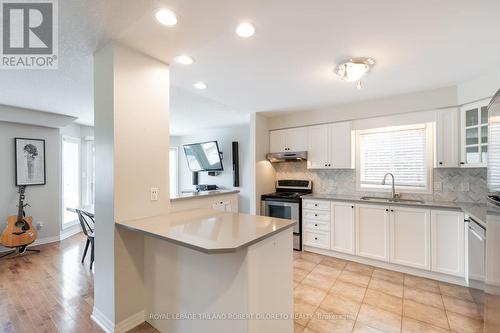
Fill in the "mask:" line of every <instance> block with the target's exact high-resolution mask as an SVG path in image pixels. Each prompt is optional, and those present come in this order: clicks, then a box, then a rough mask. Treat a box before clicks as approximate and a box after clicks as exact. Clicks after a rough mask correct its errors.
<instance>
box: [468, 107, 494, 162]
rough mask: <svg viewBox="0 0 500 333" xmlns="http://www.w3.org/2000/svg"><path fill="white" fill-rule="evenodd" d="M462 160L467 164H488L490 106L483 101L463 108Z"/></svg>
mask: <svg viewBox="0 0 500 333" xmlns="http://www.w3.org/2000/svg"><path fill="white" fill-rule="evenodd" d="M462 147H463V148H462V149H463V150H462V162H464V164H465V166H473V167H479V166H486V162H487V158H488V106H487V105H484V102H483V103H475V104H469V105H466V106H465V107H464V108H463V109H462Z"/></svg>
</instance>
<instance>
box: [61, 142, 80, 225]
mask: <svg viewBox="0 0 500 333" xmlns="http://www.w3.org/2000/svg"><path fill="white" fill-rule="evenodd" d="M64 141H67V142H72V143H76V144H77V145H78V177H77V179H78V201H79V204H80V205H81V203H82V140H81V139H80V138H77V137H72V136H69V135H62V136H61V166H60V168H61V206H62V207H61V208H62V209H61V214H62V216H61V229H62V230H64V229H68V228H71V227H72V226H74V225H76V224H78V223H79V221H78V217H76V218H75V219H73V220H71V221H69V222H65V221H64V213H65V212H66V205H65V202H64ZM75 216H76V214H75Z"/></svg>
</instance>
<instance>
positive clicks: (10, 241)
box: [0, 186, 36, 247]
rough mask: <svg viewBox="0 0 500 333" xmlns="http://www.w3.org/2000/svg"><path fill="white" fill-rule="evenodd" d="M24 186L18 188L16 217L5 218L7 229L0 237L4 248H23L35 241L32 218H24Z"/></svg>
mask: <svg viewBox="0 0 500 333" xmlns="http://www.w3.org/2000/svg"><path fill="white" fill-rule="evenodd" d="M25 187H26V186H19V206H18V211H17V216H15V215H12V216H9V217H8V218H7V228H5V230H4V231H3V233H2V236H0V243H1V244H2V245H3V246H5V247H25V246H26V245H29V244H31V243H33V242H34V241H35V239H36V230H35V228H33V218H32V217H31V216H28V217H26V216H24V207H26V206H28V204H25V203H24V191H25Z"/></svg>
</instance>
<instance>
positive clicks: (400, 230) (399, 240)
mask: <svg viewBox="0 0 500 333" xmlns="http://www.w3.org/2000/svg"><path fill="white" fill-rule="evenodd" d="M390 212H391V215H390V230H391V233H390V240H391V263H395V264H400V265H405V266H411V267H416V268H421V269H427V270H430V268H431V260H430V259H431V255H430V248H431V245H430V237H431V233H430V227H431V217H430V215H431V211H430V209H421V208H410V207H408V208H407V207H391V208H390Z"/></svg>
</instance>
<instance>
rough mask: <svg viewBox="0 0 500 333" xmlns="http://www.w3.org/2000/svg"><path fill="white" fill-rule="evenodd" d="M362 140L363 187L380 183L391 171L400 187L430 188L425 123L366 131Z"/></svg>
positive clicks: (361, 170) (361, 179)
mask: <svg viewBox="0 0 500 333" xmlns="http://www.w3.org/2000/svg"><path fill="white" fill-rule="evenodd" d="M359 140H360V142H359V156H358V158H359V184H360V186H361V187H373V186H375V185H378V186H380V185H381V184H382V181H383V179H384V175H385V174H386V173H388V172H391V173H392V174H394V177H395V179H396V182H395V183H396V186H398V187H399V188H402V187H403V188H404V187H407V188H416V189H422V190H424V189H427V187H428V168H429V166H430V163H431V161H428V154H427V142H426V140H427V135H426V126H425V125H417V126H415V127H413V128H408V127H405V128H404V129H397V128H392V129H390V130H387V131H384V130H375V131H365V132H362V133H361V134H360V135H359ZM389 181H390V180H389Z"/></svg>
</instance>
